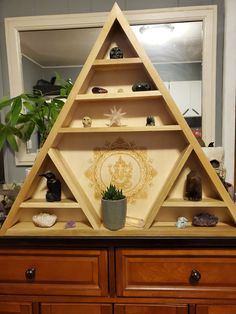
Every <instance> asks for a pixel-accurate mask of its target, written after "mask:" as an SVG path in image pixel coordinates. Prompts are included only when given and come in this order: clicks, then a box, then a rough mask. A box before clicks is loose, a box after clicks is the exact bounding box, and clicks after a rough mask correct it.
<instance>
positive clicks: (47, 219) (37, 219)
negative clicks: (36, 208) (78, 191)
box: [32, 213, 57, 228]
mask: <svg viewBox="0 0 236 314" xmlns="http://www.w3.org/2000/svg"><path fill="white" fill-rule="evenodd" d="M32 220H33V223H34V224H35V225H36V226H37V227H41V228H50V227H52V226H53V225H54V224H55V222H56V220H57V216H56V215H54V214H48V213H40V214H38V215H34V216H33V217H32Z"/></svg>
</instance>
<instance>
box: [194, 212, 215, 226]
mask: <svg viewBox="0 0 236 314" xmlns="http://www.w3.org/2000/svg"><path fill="white" fill-rule="evenodd" d="M217 223H218V217H216V216H215V215H211V214H209V213H201V214H198V215H195V216H194V217H193V221H192V225H193V226H197V227H215V225H216V224H217Z"/></svg>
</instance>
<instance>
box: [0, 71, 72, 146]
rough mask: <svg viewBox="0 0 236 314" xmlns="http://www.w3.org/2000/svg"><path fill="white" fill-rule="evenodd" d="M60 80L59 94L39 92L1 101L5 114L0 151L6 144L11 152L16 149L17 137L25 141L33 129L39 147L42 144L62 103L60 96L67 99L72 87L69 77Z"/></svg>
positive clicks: (0, 125)
mask: <svg viewBox="0 0 236 314" xmlns="http://www.w3.org/2000/svg"><path fill="white" fill-rule="evenodd" d="M58 79H60V77H59V76H58ZM60 83H61V84H60V85H61V89H60V95H59V96H55V97H49V96H47V95H45V94H42V92H41V91H38V92H34V93H33V94H26V93H23V94H21V95H19V96H16V97H13V98H10V99H8V98H7V97H3V98H2V99H1V100H0V114H1V112H3V116H5V119H2V121H0V150H1V149H2V148H3V146H4V144H8V145H9V146H10V147H11V149H12V150H13V151H18V142H17V140H16V138H18V139H20V140H21V141H23V142H27V141H28V140H29V139H30V138H31V135H32V133H33V132H34V130H37V131H38V134H39V146H42V145H43V143H44V141H45V140H46V138H47V136H48V134H49V132H50V130H51V128H52V126H53V124H54V122H55V121H56V119H57V116H58V114H59V113H60V111H61V109H62V107H63V105H64V101H63V100H62V98H67V96H68V94H69V92H70V90H71V88H72V86H73V84H72V82H71V81H70V80H67V81H64V80H62V79H60ZM3 116H2V118H3Z"/></svg>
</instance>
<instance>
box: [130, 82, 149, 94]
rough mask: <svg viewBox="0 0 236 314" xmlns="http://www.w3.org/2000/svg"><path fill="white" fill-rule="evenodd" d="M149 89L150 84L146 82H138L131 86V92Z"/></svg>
mask: <svg viewBox="0 0 236 314" xmlns="http://www.w3.org/2000/svg"><path fill="white" fill-rule="evenodd" d="M147 90H151V86H150V85H149V84H148V83H146V82H138V83H136V84H134V85H133V86H132V91H133V92H139V91H147Z"/></svg>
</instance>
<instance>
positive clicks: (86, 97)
mask: <svg viewBox="0 0 236 314" xmlns="http://www.w3.org/2000/svg"><path fill="white" fill-rule="evenodd" d="M156 97H162V95H161V93H160V91H159V90H151V91H145V92H142V91H140V92H130V93H104V94H78V95H77V96H76V100H83V101H91V100H96V101H105V100H112V101H115V100H116V99H117V100H119V99H143V98H145V99H148V98H156Z"/></svg>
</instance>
